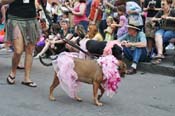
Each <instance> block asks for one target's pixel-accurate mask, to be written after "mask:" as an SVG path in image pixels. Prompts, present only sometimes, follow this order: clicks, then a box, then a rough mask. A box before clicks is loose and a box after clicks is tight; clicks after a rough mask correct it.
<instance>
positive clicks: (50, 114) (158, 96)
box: [0, 51, 175, 116]
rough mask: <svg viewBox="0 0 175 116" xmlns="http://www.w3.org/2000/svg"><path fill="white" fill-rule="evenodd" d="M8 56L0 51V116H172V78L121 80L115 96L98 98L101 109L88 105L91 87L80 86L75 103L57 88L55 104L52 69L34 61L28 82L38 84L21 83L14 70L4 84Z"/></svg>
mask: <svg viewBox="0 0 175 116" xmlns="http://www.w3.org/2000/svg"><path fill="white" fill-rule="evenodd" d="M10 66H11V53H6V52H2V51H0V116H174V114H175V100H174V98H175V78H174V77H168V76H162V75H155V74H150V73H142V72H138V73H137V74H135V75H132V76H126V77H125V78H124V79H122V81H121V84H120V86H119V90H118V93H117V94H116V95H114V96H113V98H109V97H107V96H106V94H105V95H104V96H103V98H102V102H103V103H104V106H102V107H97V106H95V105H93V103H92V86H91V85H88V84H82V86H81V89H80V92H79V95H80V96H81V97H82V98H83V102H77V101H75V100H73V99H71V98H69V97H68V95H67V94H66V93H65V92H64V91H63V90H62V89H61V87H58V88H57V89H56V90H55V97H56V99H57V101H54V102H53V101H49V100H48V92H49V86H50V84H51V82H52V79H53V68H52V67H44V66H42V65H41V64H40V62H39V61H38V60H37V59H35V60H34V62H33V67H32V72H31V79H32V80H33V81H35V82H36V83H37V85H38V87H37V88H30V87H27V86H24V85H22V84H21V81H22V80H23V76H24V72H23V70H18V72H17V76H16V84H15V85H8V84H7V83H6V77H7V75H8V74H9V70H10Z"/></svg>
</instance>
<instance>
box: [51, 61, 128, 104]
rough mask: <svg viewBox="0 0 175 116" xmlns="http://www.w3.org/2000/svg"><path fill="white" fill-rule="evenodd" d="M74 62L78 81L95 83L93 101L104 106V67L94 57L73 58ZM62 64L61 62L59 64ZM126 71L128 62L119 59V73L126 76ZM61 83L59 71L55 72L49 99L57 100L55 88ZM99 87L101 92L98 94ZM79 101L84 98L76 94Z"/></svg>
mask: <svg viewBox="0 0 175 116" xmlns="http://www.w3.org/2000/svg"><path fill="white" fill-rule="evenodd" d="M73 62H74V64H75V65H74V71H75V72H76V73H77V76H78V81H80V82H84V83H88V84H92V85H93V101H94V104H95V105H97V106H102V105H103V104H102V102H100V101H99V100H100V98H101V97H102V96H103V94H104V92H105V89H104V88H103V87H102V84H103V83H104V78H103V76H104V75H103V71H102V67H101V66H100V65H99V64H98V63H97V61H96V60H92V59H88V60H87V59H80V58H73ZM59 65H61V64H59ZM125 72H126V64H125V63H124V62H122V61H119V74H120V75H122V76H124V75H125ZM59 84H60V78H59V77H58V75H57V72H55V74H54V79H53V82H52V84H51V86H50V92H49V99H50V100H52V101H54V100H56V99H55V97H54V95H53V92H54V89H55V88H56V87H57V86H58V85H59ZM98 89H99V90H100V92H101V93H100V94H99V95H98ZM74 99H75V100H77V101H82V99H81V98H80V97H79V96H78V95H77V94H76V96H75V97H74Z"/></svg>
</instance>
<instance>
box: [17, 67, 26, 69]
mask: <svg viewBox="0 0 175 116" xmlns="http://www.w3.org/2000/svg"><path fill="white" fill-rule="evenodd" d="M17 69H25V68H24V67H23V66H17Z"/></svg>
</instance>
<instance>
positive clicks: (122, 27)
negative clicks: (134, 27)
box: [112, 5, 128, 38]
mask: <svg viewBox="0 0 175 116" xmlns="http://www.w3.org/2000/svg"><path fill="white" fill-rule="evenodd" d="M117 12H118V15H119V24H116V23H113V24H112V26H114V27H117V28H118V30H117V34H116V35H115V38H120V37H122V36H123V35H125V34H126V33H127V32H128V28H127V25H128V20H127V18H126V7H125V6H124V5H121V6H118V7H117Z"/></svg>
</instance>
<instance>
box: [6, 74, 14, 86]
mask: <svg viewBox="0 0 175 116" xmlns="http://www.w3.org/2000/svg"><path fill="white" fill-rule="evenodd" d="M7 83H8V84H10V85H12V84H15V77H12V76H11V75H9V76H8V77H7Z"/></svg>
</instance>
